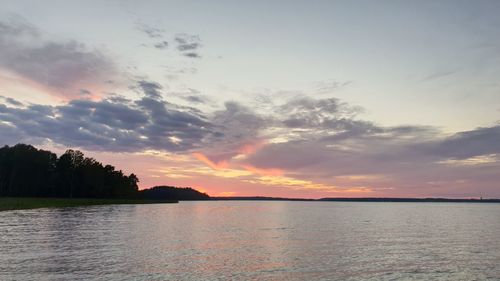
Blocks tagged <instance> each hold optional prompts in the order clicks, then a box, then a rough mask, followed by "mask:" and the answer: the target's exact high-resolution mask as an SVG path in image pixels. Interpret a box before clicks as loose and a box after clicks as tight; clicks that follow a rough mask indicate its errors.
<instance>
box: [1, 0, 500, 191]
mask: <svg viewBox="0 0 500 281" xmlns="http://www.w3.org/2000/svg"><path fill="white" fill-rule="evenodd" d="M499 13H500V2H499V1H484V0H479V1H458V0H457V1H445V0H443V1H403V0H401V1H357V0H355V1H320V0H318V1H293V0H290V1H187V0H183V1H56V0H49V1H24V0H15V1H11V0H3V1H2V5H1V6H0V145H14V144H16V143H20V142H22V143H29V144H33V145H35V146H37V147H40V148H44V149H50V150H52V151H55V152H57V153H59V154H60V153H63V152H64V151H65V150H66V149H68V148H73V149H79V150H81V151H83V152H84V153H85V154H86V155H87V156H91V157H93V158H95V159H97V160H99V161H101V162H104V163H110V164H113V165H115V166H116V167H117V168H119V169H122V170H123V171H124V172H127V173H132V172H133V173H135V174H137V175H138V176H139V179H140V183H139V185H140V188H148V187H151V186H154V185H175V186H189V187H193V188H196V189H198V190H201V191H204V192H207V193H208V194H209V195H211V196H255V195H261V196H280V197H293V198H322V197H451V198H470V197H484V198H490V197H500V80H499V79H498V77H500V17H499V16H498V14H499Z"/></svg>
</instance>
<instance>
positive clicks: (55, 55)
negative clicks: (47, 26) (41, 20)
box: [0, 19, 116, 95]
mask: <svg viewBox="0 0 500 281" xmlns="http://www.w3.org/2000/svg"><path fill="white" fill-rule="evenodd" d="M0 67H1V68H4V69H6V70H9V71H12V72H14V73H16V74H18V75H20V76H23V77H25V78H27V79H29V80H32V81H36V82H37V83H40V84H42V85H45V86H49V87H53V88H57V89H71V88H73V86H75V85H76V84H81V83H90V84H96V83H104V81H105V80H106V79H105V78H109V77H111V76H113V75H115V74H116V68H115V65H114V63H113V61H112V60H111V59H110V58H109V57H107V56H106V55H104V54H103V53H102V52H100V51H98V50H91V49H89V48H88V47H87V46H85V45H84V44H82V43H79V42H77V41H74V40H67V41H51V40H49V39H47V38H45V37H44V36H43V34H42V33H41V32H40V31H39V30H38V29H36V28H35V27H33V26H32V25H30V24H28V23H26V22H24V21H22V20H19V19H17V20H14V19H13V20H10V21H2V22H0ZM68 92H70V91H65V93H66V95H67V94H68ZM77 93H78V90H77V89H75V94H77ZM70 95H71V94H70Z"/></svg>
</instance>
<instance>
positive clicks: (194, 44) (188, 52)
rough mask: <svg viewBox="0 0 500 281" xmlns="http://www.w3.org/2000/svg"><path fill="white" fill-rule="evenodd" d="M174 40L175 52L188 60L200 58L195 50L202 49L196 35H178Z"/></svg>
mask: <svg viewBox="0 0 500 281" xmlns="http://www.w3.org/2000/svg"><path fill="white" fill-rule="evenodd" d="M174 40H175V42H176V43H177V50H179V51H180V52H181V54H182V55H184V56H186V57H190V58H200V57H201V56H200V54H199V53H198V52H197V50H198V49H200V48H201V47H202V45H201V40H200V37H199V36H198V35H189V34H186V33H180V34H177V35H176V36H175V38H174Z"/></svg>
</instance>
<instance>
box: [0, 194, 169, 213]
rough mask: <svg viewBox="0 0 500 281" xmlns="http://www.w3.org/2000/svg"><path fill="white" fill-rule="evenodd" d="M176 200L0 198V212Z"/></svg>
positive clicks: (155, 202)
mask: <svg viewBox="0 0 500 281" xmlns="http://www.w3.org/2000/svg"><path fill="white" fill-rule="evenodd" d="M177 202H178V201H176V200H140V199H92V198H77V199H71V198H34V197H0V211H7V210H22V209H35V208H58V207H59V208H60V207H77V206H91V205H110V204H157V203H177Z"/></svg>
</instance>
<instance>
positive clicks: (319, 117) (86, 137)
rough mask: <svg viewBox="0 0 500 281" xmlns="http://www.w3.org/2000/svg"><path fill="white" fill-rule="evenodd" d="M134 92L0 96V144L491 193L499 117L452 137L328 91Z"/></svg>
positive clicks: (384, 186) (379, 186)
mask: <svg viewBox="0 0 500 281" xmlns="http://www.w3.org/2000/svg"><path fill="white" fill-rule="evenodd" d="M135 89H136V90H137V91H138V92H140V93H141V95H142V97H141V98H139V99H136V100H131V99H127V98H124V97H121V96H117V95H114V96H109V97H108V98H106V99H103V100H100V101H92V100H86V99H75V100H72V101H70V102H68V103H66V104H64V105H60V106H45V105H36V104H29V105H24V104H23V105H14V104H12V102H8V101H7V100H5V99H4V101H5V104H0V129H1V130H2V132H5V133H3V134H2V135H1V136H0V141H2V142H4V143H12V142H13V141H16V140H17V141H25V142H30V143H37V142H38V143H40V142H43V141H46V140H51V141H52V142H54V143H57V144H62V145H65V146H69V147H75V146H77V147H82V148H85V149H87V150H101V151H119V152H143V151H146V150H150V149H153V150H157V151H165V152H174V153H186V154H189V155H192V156H193V157H194V158H196V159H197V160H198V161H200V163H203V164H204V165H206V166H207V167H206V168H207V169H209V170H210V169H214V170H216V171H217V175H221V176H223V175H224V173H226V172H227V173H228V174H227V176H229V175H231V177H239V178H241V180H245V181H247V182H248V183H251V182H253V183H256V184H265V185H272V186H278V185H280V184H282V185H284V186H293V188H294V189H296V188H300V185H301V184H302V185H307V188H312V189H317V190H323V191H325V190H329V189H331V190H336V191H346V190H350V191H353V192H354V191H355V190H362V191H363V192H372V193H371V194H378V195H384V194H385V195H387V194H390V195H392V196H397V195H405V196H419V195H421V194H427V195H428V194H440V195H446V194H459V193H460V194H465V193H466V192H469V193H470V192H471V191H470V190H469V191H467V189H466V188H465V186H466V185H468V186H474V188H475V189H474V192H485V194H498V195H500V192H499V191H495V190H496V189H495V187H496V184H497V182H498V180H500V179H499V175H498V169H500V162H499V161H500V160H499V159H500V157H499V156H500V146H499V145H498V143H500V125H499V124H497V125H494V126H490V127H481V128H476V129H472V130H469V131H464V132H458V133H455V134H453V135H446V134H445V133H443V132H442V131H440V130H439V129H437V128H435V127H430V126H422V125H401V126H380V125H378V124H376V123H374V122H371V121H367V120H362V119H359V113H360V112H362V109H360V108H357V107H353V106H350V105H349V104H346V103H343V102H342V101H340V100H338V99H332V98H325V99H313V98H304V97H295V98H292V99H289V100H287V101H285V102H282V103H274V102H273V103H271V104H270V109H269V110H266V111H265V112H260V113H259V112H256V111H255V110H253V108H250V107H247V106H244V105H242V104H240V103H238V102H234V101H229V102H226V103H225V104H224V106H223V108H220V109H219V110H216V111H214V112H211V113H207V112H203V111H201V110H199V109H197V108H195V107H189V106H181V105H177V104H174V103H171V102H168V101H166V100H165V99H164V98H163V91H165V89H164V88H163V87H162V86H161V85H160V84H158V83H156V82H153V81H147V80H142V81H139V82H138V83H137V85H136V86H135ZM14 103H15V101H14ZM207 172H208V173H210V171H207ZM256 177H259V178H256ZM292 182H293V183H294V184H291V183H292ZM454 188H455V189H454ZM459 189H460V190H459ZM457 190H458V191H457ZM495 192H496V193H495Z"/></svg>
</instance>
